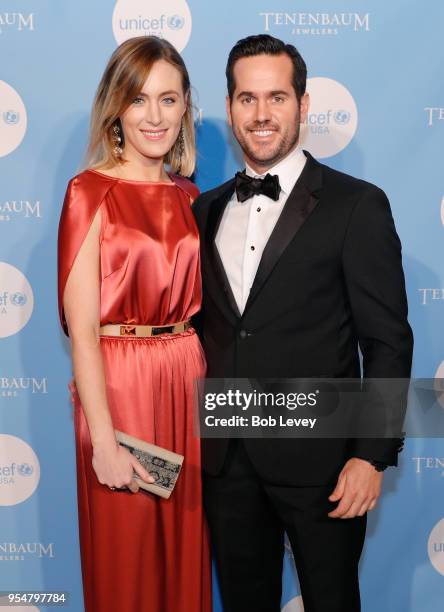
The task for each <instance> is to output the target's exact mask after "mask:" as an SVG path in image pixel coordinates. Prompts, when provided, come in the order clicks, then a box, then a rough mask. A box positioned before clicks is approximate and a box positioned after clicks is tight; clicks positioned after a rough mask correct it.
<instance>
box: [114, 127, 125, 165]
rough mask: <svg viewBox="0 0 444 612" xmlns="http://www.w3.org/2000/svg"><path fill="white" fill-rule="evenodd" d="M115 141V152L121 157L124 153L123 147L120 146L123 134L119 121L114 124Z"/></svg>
mask: <svg viewBox="0 0 444 612" xmlns="http://www.w3.org/2000/svg"><path fill="white" fill-rule="evenodd" d="M113 141H114V143H115V146H114V154H115V155H116V156H117V157H120V156H121V155H122V153H123V149H122V147H121V146H120V143H121V142H122V136H121V131H120V127H119V125H118V124H117V123H115V124H114V125H113Z"/></svg>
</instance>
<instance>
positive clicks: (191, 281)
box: [58, 37, 211, 612]
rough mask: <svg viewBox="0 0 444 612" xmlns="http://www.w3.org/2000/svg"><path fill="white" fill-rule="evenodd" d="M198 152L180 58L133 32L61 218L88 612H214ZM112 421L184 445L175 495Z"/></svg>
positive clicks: (99, 101)
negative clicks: (145, 484) (201, 399)
mask: <svg viewBox="0 0 444 612" xmlns="http://www.w3.org/2000/svg"><path fill="white" fill-rule="evenodd" d="M194 161H195V148H194V131H193V115H192V103H191V98H190V83H189V78H188V74H187V70H186V68H185V65H184V63H183V61H182V59H181V57H180V55H179V54H178V53H177V51H176V50H175V49H174V47H172V46H171V45H170V44H169V43H168V42H166V41H165V40H161V39H159V38H155V37H140V38H135V39H131V40H129V41H126V42H125V43H123V44H122V45H121V46H120V47H119V48H118V49H116V51H115V52H114V54H113V55H112V57H111V59H110V61H109V63H108V66H107V68H106V70H105V73H104V75H103V77H102V80H101V82H100V85H99V88H98V91H97V94H96V98H95V102H94V107H93V113H92V118H91V137H90V145H89V167H88V169H87V170H85V171H84V172H82V173H81V174H79V175H78V176H76V177H75V178H73V179H72V180H71V181H70V183H69V185H68V189H67V193H66V197H65V202H64V205H63V211H62V215H61V220H60V228H59V279H58V280H59V310H60V318H61V323H62V326H63V329H64V331H65V333H66V334H68V335H69V336H70V338H71V347H72V360H73V371H74V380H75V384H73V385H72V392H73V401H74V415H75V436H76V459H77V489H78V507H79V529H80V544H81V558H82V574H83V586H84V599H85V610H86V611H87V612H117V611H118V612H209V611H210V610H211V584H210V559H209V548H208V541H207V531H206V525H205V521H204V516H203V510H202V503H201V476H200V444H199V438H198V437H195V436H194V435H193V402H194V398H193V385H194V381H195V380H196V379H198V378H201V377H202V376H203V375H204V373H205V360H204V356H203V352H202V348H201V345H200V343H199V340H198V337H197V335H196V333H195V331H194V329H193V328H192V327H190V326H189V323H188V321H189V319H190V318H191V317H192V315H194V314H195V313H196V312H198V310H199V308H200V302H201V280H200V267H199V263H200V262H199V237H198V232H197V228H196V225H195V222H194V219H193V216H192V213H191V210H190V203H191V201H192V200H193V199H194V198H195V197H196V195H197V193H198V192H197V189H196V187H195V186H194V185H193V184H192V183H191V182H190V181H189V180H187V179H186V178H183V176H189V175H191V173H192V172H193V168H194ZM164 163H167V164H169V166H170V168H171V170H172V171H173V172H176V173H180V174H181V175H183V176H179V175H177V174H172V173H171V174H169V173H167V172H166V170H165V167H164ZM104 326H107V327H104ZM108 326H112V327H108ZM148 326H154V329H152V327H148ZM121 334H123V335H121ZM114 429H118V430H121V431H123V432H125V433H127V434H130V435H132V436H135V437H137V438H141V439H143V440H146V441H147V442H151V443H154V444H157V445H159V446H162V447H164V448H167V449H169V450H172V451H174V452H177V453H180V454H182V455H184V457H185V459H184V464H183V468H182V472H181V474H180V476H179V479H178V481H177V484H176V488H175V490H174V491H173V493H172V495H171V497H170V498H169V499H162V498H160V497H157V496H155V495H153V494H150V493H146V492H145V491H143V490H140V491H138V484H137V481H136V480H135V479H134V478H133V474H134V471H135V472H136V473H137V474H138V476H139V477H140V478H142V479H144V480H146V481H152V478H151V477H150V475H149V474H148V472H146V471H145V469H144V468H143V467H142V465H141V464H140V463H139V462H138V461H137V459H136V458H135V457H134V456H133V455H131V454H130V452H129V451H128V450H127V449H125V448H123V447H121V446H119V445H118V444H117V442H116V438H115V433H114Z"/></svg>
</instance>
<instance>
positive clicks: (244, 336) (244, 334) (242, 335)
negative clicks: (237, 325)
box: [239, 329, 248, 340]
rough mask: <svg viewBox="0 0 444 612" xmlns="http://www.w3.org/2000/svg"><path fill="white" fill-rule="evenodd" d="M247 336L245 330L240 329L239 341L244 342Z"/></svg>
mask: <svg viewBox="0 0 444 612" xmlns="http://www.w3.org/2000/svg"><path fill="white" fill-rule="evenodd" d="M247 335H248V334H247V332H246V331H245V329H241V330H240V332H239V338H240V339H241V340H245V338H246V337H247Z"/></svg>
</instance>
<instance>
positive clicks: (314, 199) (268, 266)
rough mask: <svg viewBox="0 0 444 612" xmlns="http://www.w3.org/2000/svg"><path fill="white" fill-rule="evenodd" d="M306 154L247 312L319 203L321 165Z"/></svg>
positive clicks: (248, 303) (270, 244)
mask: <svg viewBox="0 0 444 612" xmlns="http://www.w3.org/2000/svg"><path fill="white" fill-rule="evenodd" d="M304 153H305V155H306V157H307V161H306V163H305V166H304V169H303V171H302V173H301V176H300V177H299V179H298V180H297V182H296V184H295V186H294V187H293V190H292V191H291V193H290V194H289V196H288V198H287V201H286V203H285V206H284V208H283V210H282V213H281V215H280V217H279V219H278V221H277V223H276V225H275V227H274V229H273V231H272V233H271V236H270V238H269V240H268V242H267V244H266V246H265V249H264V251H263V253H262V257H261V260H260V262H259V266H258V269H257V272H256V276H255V278H254V282H253V285H252V287H251V290H250V294H249V296H248V300H247V303H246V305H245V311H244V312H246V311H247V310H248V308H249V307H250V306H251V304H252V303H253V302H254V300H255V299H256V297H257V295H258V293H259V292H260V290H261V288H262V287H263V286H264V283H265V282H266V280H267V278H268V277H269V275H270V274H271V272H272V270H273V268H274V267H275V265H276V264H277V262H278V260H279V258H280V257H281V255H282V254H283V252H284V251H285V249H286V248H287V246H288V245H289V244H290V242H291V241H292V240H293V238H294V237H295V235H296V234H297V232H298V231H299V230H300V229H301V227H302V226H303V224H304V223H305V221H306V220H307V219H308V217H309V216H310V214H311V213H312V212H313V210H314V208H315V207H316V205H317V203H318V200H319V191H320V189H321V187H322V168H321V165H320V164H319V163H318V162H317V161H316V160H315V159H314V158H313V157H312V156H311V155H310V154H309V153H307V151H304Z"/></svg>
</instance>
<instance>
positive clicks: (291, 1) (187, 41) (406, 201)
mask: <svg viewBox="0 0 444 612" xmlns="http://www.w3.org/2000/svg"><path fill="white" fill-rule="evenodd" d="M443 19H444V5H443V4H442V3H440V2H427V3H424V2H420V0H416V1H415V0H391V2H387V1H386V0H371V1H370V0H360V1H359V2H357V1H356V2H353V1H352V0H347V1H346V0H297V1H296V0H242V2H239V1H237V0H224V2H223V3H219V2H208V1H206V0H188V2H185V0H162V2H159V1H155V0H119V1H118V2H113V1H112V0H100V1H96V2H87V1H86V0H78V1H77V2H60V1H56V0H53V1H51V0H4V1H3V2H2V3H1V7H0V58H1V64H0V69H1V72H0V176H1V178H0V363H1V368H0V590H7V589H21V590H25V589H28V590H29V589H32V590H66V591H69V592H70V594H71V600H70V604H69V606H68V608H67V609H70V610H74V611H79V612H80V611H81V610H82V609H83V604H82V595H81V578H80V561H79V549H78V535H77V515H76V491H75V463H74V440H73V422H72V415H71V406H70V403H69V397H68V392H67V383H68V380H69V378H70V373H71V366H70V358H69V346H68V344H67V342H66V341H65V339H64V337H63V335H62V333H61V330H60V328H59V323H58V318H57V311H56V237H57V225H58V218H59V213H60V208H61V202H62V199H63V195H64V191H65V188H66V184H67V182H68V180H69V178H71V177H72V176H73V175H74V174H76V173H77V171H78V168H79V166H80V163H81V160H82V156H83V152H84V147H85V143H86V136H87V126H88V117H89V111H90V107H91V102H92V98H93V95H94V91H95V88H96V86H97V83H98V80H99V78H100V76H101V74H102V71H103V69H104V66H105V63H106V61H107V59H108V57H109V55H110V54H111V52H112V51H113V50H114V48H115V47H116V45H117V44H118V42H121V41H122V40H124V39H125V38H127V37H130V36H136V35H140V34H157V35H159V36H165V37H168V38H169V39H170V40H171V41H172V42H173V43H174V44H176V45H177V47H178V48H179V49H180V50H181V51H182V52H183V56H184V59H185V61H186V63H187V65H188V67H189V71H190V74H191V79H192V82H193V85H194V98H195V103H196V107H197V109H196V121H197V124H198V146H199V166H198V171H197V173H196V180H197V183H198V185H199V186H200V188H201V189H207V188H210V187H213V186H215V185H216V184H218V183H220V182H222V181H224V180H226V179H227V178H229V177H230V176H232V175H233V173H234V172H235V171H236V170H237V169H238V167H239V165H240V164H241V156H240V154H239V151H238V149H237V148H236V146H235V144H234V143H233V140H232V137H231V135H230V133H229V130H228V128H227V126H226V123H225V109H224V104H225V101H224V98H225V81H224V69H225V62H226V58H227V54H228V52H229V50H230V48H231V47H232V45H233V44H234V43H235V42H236V41H237V40H238V39H239V38H241V37H244V36H246V35H248V34H252V33H259V32H269V33H270V34H273V35H276V36H278V37H280V38H283V39H284V40H286V41H289V42H292V43H293V44H296V45H297V46H298V48H299V49H300V51H301V52H302V54H303V56H304V57H305V59H306V61H307V64H308V69H309V77H310V80H309V84H308V90H309V92H310V93H311V97H312V109H311V112H310V115H309V118H308V121H307V125H306V126H304V129H303V132H304V134H303V139H304V146H305V147H306V148H307V149H309V150H310V151H311V152H312V153H313V154H314V155H315V157H318V158H320V159H322V160H323V161H324V162H325V163H327V164H329V165H331V166H333V167H334V168H337V169H339V170H342V171H344V172H348V173H350V174H353V175H355V176H359V177H361V178H364V179H366V180H369V181H371V182H374V183H376V184H377V185H379V186H380V187H382V188H383V189H384V190H385V191H386V193H387V194H388V196H389V199H390V201H391V204H392V209H393V214H394V217H395V222H396V226H397V229H398V233H399V234H400V237H401V240H402V243H403V256H404V266H405V272H406V277H407V287H408V297H409V304H410V322H411V324H412V326H413V329H414V333H415V356H414V375H415V376H418V377H419V376H420V377H430V378H433V377H437V378H442V377H443V376H444V361H443V360H444V348H443V335H444V332H443V325H442V313H443V308H444V289H443V287H444V279H443V273H442V261H443V255H444V252H443V251H444V247H443V239H442V238H443V224H444V181H443V154H442V150H443V135H444V79H443V74H442V68H443V65H444V46H443V44H442V23H443ZM443 476H444V449H443V444H442V440H441V439H427V440H425V439H409V440H407V443H406V446H405V449H404V452H403V453H402V456H401V459H400V467H399V469H397V470H395V469H391V470H389V471H388V472H387V473H386V476H385V479H384V495H383V498H382V500H381V502H380V504H379V506H378V508H377V509H376V510H375V511H373V512H371V513H370V515H369V527H368V537H367V540H366V546H365V551H364V554H363V559H362V564H361V584H362V598H363V610H364V612H374V611H378V612H379V611H384V612H385V611H387V612H438V611H440V610H442V606H443V600H444V489H443ZM324 546H329V543H328V542H325V543H324ZM284 574H285V575H284V596H283V601H282V607H283V609H284V610H285V611H286V612H296V611H298V612H300V611H302V610H303V607H302V606H303V604H302V602H301V599H300V597H299V587H298V583H297V577H296V572H295V569H294V565H293V560H292V556H291V550H290V549H287V553H286V563H285V573H284ZM215 599H216V602H217V603H216V610H218V609H220V604H219V600H218V595H217V593H215ZM40 609H41V610H43V609H46V608H40ZM171 612H173V611H171Z"/></svg>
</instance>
